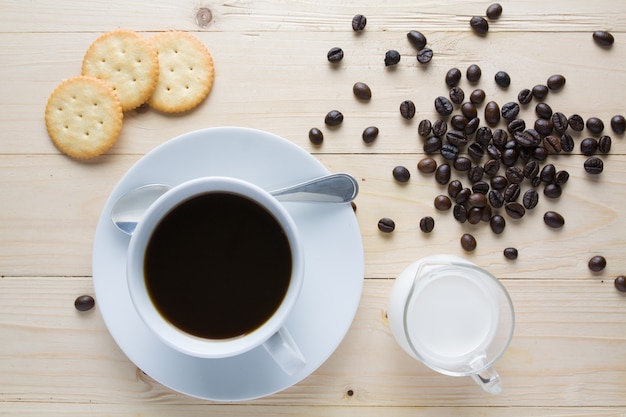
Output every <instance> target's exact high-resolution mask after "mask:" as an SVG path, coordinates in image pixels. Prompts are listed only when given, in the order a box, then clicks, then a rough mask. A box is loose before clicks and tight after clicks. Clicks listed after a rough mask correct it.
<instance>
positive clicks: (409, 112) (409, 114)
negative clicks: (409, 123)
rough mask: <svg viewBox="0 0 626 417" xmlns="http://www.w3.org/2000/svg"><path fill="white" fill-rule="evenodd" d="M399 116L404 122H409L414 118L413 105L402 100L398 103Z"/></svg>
mask: <svg viewBox="0 0 626 417" xmlns="http://www.w3.org/2000/svg"><path fill="white" fill-rule="evenodd" d="M400 114H401V115H402V117H403V118H405V119H406V120H411V119H412V118H413V116H415V103H413V102H412V101H411V100H404V101H403V102H402V103H400Z"/></svg>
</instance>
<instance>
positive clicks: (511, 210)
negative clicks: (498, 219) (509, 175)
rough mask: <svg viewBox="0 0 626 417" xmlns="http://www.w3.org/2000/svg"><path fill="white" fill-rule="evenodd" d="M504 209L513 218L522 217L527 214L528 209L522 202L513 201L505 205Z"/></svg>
mask: <svg viewBox="0 0 626 417" xmlns="http://www.w3.org/2000/svg"><path fill="white" fill-rule="evenodd" d="M504 211H506V214H508V215H509V217H510V218H512V219H521V218H522V217H524V214H526V209H525V208H524V206H522V205H521V204H520V203H518V202H516V201H512V202H510V203H506V204H505V205H504Z"/></svg>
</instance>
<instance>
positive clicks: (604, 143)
mask: <svg viewBox="0 0 626 417" xmlns="http://www.w3.org/2000/svg"><path fill="white" fill-rule="evenodd" d="M598 150H599V151H600V152H602V153H609V152H610V151H611V137H610V136H607V135H603V136H601V137H600V139H598Z"/></svg>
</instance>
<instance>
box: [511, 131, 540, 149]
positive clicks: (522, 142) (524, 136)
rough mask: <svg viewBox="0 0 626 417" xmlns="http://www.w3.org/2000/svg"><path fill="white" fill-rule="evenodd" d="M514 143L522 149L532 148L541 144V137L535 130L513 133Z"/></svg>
mask: <svg viewBox="0 0 626 417" xmlns="http://www.w3.org/2000/svg"><path fill="white" fill-rule="evenodd" d="M513 137H514V138H515V143H517V144H518V145H519V146H522V147H534V146H539V145H540V144H541V135H540V134H539V132H537V131H536V130H535V129H526V130H524V131H515V132H514V133H513Z"/></svg>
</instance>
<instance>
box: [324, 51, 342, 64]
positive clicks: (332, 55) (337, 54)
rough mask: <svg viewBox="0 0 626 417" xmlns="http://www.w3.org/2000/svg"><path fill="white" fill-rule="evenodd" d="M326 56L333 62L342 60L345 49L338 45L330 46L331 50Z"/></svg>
mask: <svg viewBox="0 0 626 417" xmlns="http://www.w3.org/2000/svg"><path fill="white" fill-rule="evenodd" d="M326 58H328V61H330V62H332V63H333V64H335V63H337V62H339V61H341V60H342V59H343V49H341V48H338V47H334V48H330V50H329V51H328V53H327V54H326Z"/></svg>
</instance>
